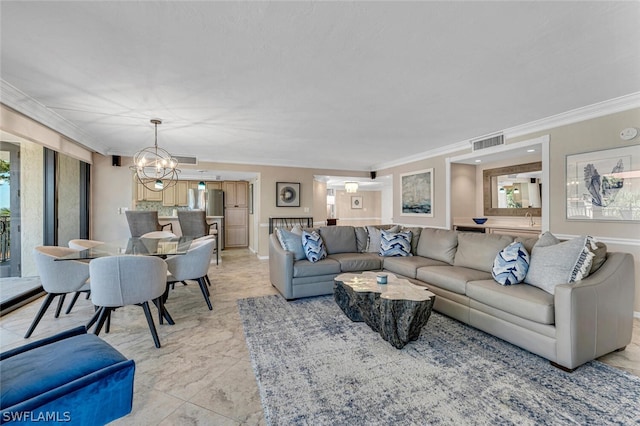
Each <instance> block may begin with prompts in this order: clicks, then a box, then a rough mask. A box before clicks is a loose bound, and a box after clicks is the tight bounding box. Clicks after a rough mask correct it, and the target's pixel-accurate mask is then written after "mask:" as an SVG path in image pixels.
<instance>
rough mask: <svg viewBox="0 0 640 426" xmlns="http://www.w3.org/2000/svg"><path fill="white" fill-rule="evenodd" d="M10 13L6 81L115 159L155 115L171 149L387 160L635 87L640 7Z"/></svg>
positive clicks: (58, 8) (246, 159) (143, 135)
mask: <svg viewBox="0 0 640 426" xmlns="http://www.w3.org/2000/svg"><path fill="white" fill-rule="evenodd" d="M0 15H1V17H0V19H1V21H0V24H1V25H0V27H1V30H0V37H1V38H0V40H1V44H0V47H1V57H0V60H1V68H0V77H1V78H2V84H3V85H4V88H5V89H6V88H11V89H12V90H14V89H17V90H18V93H21V94H24V96H25V99H24V102H27V101H28V100H29V99H31V100H36V101H37V102H39V103H40V104H41V105H43V106H45V107H46V108H48V109H50V110H51V111H53V112H55V113H57V114H58V115H60V116H61V117H63V118H64V119H66V120H68V121H69V122H71V123H72V124H73V125H75V126H76V127H77V129H78V130H79V131H80V132H82V133H83V134H85V135H86V137H84V138H83V140H82V141H81V142H83V143H84V144H86V145H87V146H89V147H91V148H93V149H95V150H97V151H98V152H101V153H103V154H119V155H131V154H133V153H134V152H135V151H137V150H138V149H140V148H142V147H144V146H149V145H152V144H153V126H152V125H151V124H150V123H149V120H150V119H151V118H160V119H162V120H163V121H164V122H163V124H162V125H161V126H160V127H159V129H158V141H159V145H160V146H161V147H163V148H167V149H168V150H169V151H170V152H171V153H173V154H176V155H193V156H197V157H198V158H199V159H200V160H206V161H219V162H227V163H251V164H271V165H291V166H301V167H314V168H333V169H342V170H378V169H379V168H381V167H383V166H384V165H385V164H389V163H390V162H393V161H397V160H398V159H402V158H405V157H411V156H415V155H419V154H420V153H424V152H427V151H431V150H434V149H438V148H440V147H443V146H447V145H451V144H456V143H459V142H461V141H465V140H468V139H470V138H474V137H478V136H481V135H485V134H488V133H492V132H495V131H498V130H501V129H505V128H509V127H513V126H516V125H519V124H523V123H527V122H531V121H534V120H539V119H542V118H545V117H549V116H553V115H555V114H559V113H562V112H565V111H569V110H572V109H575V108H579V107H583V106H586V105H591V104H595V103H598V102H602V101H606V100H609V99H613V98H616V97H619V96H623V95H627V94H630V93H635V92H638V91H640V77H639V76H640V25H639V24H638V22H640V2H637V1H632V2H615V1H604V2H536V1H533V2H526V1H518V2H485V1H474V2H431V1H425V2H365V1H361V2H307V1H305V2H268V1H261V2H190V1H135V2H134V1H122V2H120V1H106V2H90V1H82V2H61V1H45V2H32V1H29V2H23V1H15V2H14V1H2V2H0ZM14 92H15V90H14ZM21 96H22V95H21ZM15 103H16V104H17V105H18V106H20V104H21V103H23V102H22V99H18V101H17V102H15ZM13 106H14V107H16V105H13Z"/></svg>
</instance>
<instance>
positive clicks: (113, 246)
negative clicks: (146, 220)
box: [55, 237, 193, 325]
mask: <svg viewBox="0 0 640 426" xmlns="http://www.w3.org/2000/svg"><path fill="white" fill-rule="evenodd" d="M192 241H193V238H192V237H165V238H145V237H131V238H128V239H122V240H116V241H111V242H105V243H102V244H98V245H96V246H95V247H90V248H87V249H85V250H79V251H77V252H75V253H71V254H68V255H66V256H61V257H58V258H56V259H55V261H58V262H61V261H68V260H76V261H83V260H84V261H89V262H90V261H91V260H92V259H97V258H99V257H107V256H122V255H135V256H158V257H161V258H163V259H166V258H167V256H179V255H185V254H187V251H188V250H189V247H191V242H192ZM168 291H169V287H168V286H167V289H166V290H165V294H164V295H163V296H162V297H163V300H166V299H167V295H168ZM154 303H155V304H156V306H157V307H158V305H157V303H156V302H154ZM158 308H159V307H158ZM161 318H164V319H165V320H167V323H169V324H170V325H174V324H175V321H174V320H173V318H172V317H171V314H170V313H169V311H167V309H166V307H164V308H163V309H162V317H161Z"/></svg>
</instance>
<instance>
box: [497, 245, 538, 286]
mask: <svg viewBox="0 0 640 426" xmlns="http://www.w3.org/2000/svg"><path fill="white" fill-rule="evenodd" d="M528 270H529V253H528V252H527V249H525V248H524V245H523V244H522V243H520V242H514V243H511V244H509V245H508V246H507V247H505V248H503V249H502V250H500V252H499V253H498V255H497V256H496V260H494V261H493V269H492V270H491V274H492V275H493V279H494V280H496V281H497V282H498V283H500V284H502V285H513V284H519V283H521V282H522V281H524V277H526V276H527V271H528Z"/></svg>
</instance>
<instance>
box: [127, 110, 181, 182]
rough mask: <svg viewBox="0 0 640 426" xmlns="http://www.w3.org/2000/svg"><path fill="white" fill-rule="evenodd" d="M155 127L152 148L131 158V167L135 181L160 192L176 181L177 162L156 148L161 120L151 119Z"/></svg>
mask: <svg viewBox="0 0 640 426" xmlns="http://www.w3.org/2000/svg"><path fill="white" fill-rule="evenodd" d="M151 123H153V124H154V126H155V143H154V145H153V146H152V147H147V148H144V149H142V150H140V151H138V152H137V153H136V154H135V155H134V156H133V166H131V167H129V168H130V169H131V170H133V171H134V172H135V178H136V180H137V181H138V182H139V183H141V184H142V185H143V186H144V187H145V188H147V189H148V190H149V191H154V192H160V191H164V190H165V189H167V188H171V187H172V186H174V185H175V184H176V182H177V181H178V173H180V170H178V169H177V167H178V160H176V159H175V158H173V157H172V156H171V154H169V153H168V152H167V151H166V150H164V149H162V148H158V124H162V121H161V120H158V119H153V120H151Z"/></svg>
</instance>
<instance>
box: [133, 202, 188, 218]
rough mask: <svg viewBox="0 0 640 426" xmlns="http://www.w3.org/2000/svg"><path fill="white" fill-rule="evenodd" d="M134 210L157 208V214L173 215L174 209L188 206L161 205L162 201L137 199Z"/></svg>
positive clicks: (185, 208)
mask: <svg viewBox="0 0 640 426" xmlns="http://www.w3.org/2000/svg"><path fill="white" fill-rule="evenodd" d="M136 210H144V211H152V210H158V216H173V211H174V210H189V207H186V206H185V207H171V206H163V205H162V201H138V202H137V203H136Z"/></svg>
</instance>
